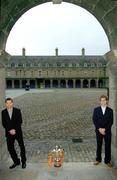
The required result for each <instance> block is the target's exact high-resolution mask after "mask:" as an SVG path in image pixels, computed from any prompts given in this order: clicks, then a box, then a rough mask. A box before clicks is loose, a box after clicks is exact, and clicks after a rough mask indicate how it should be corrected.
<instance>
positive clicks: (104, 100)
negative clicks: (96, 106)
mask: <svg viewBox="0 0 117 180" xmlns="http://www.w3.org/2000/svg"><path fill="white" fill-rule="evenodd" d="M107 103H108V101H107V100H106V98H101V100H100V105H101V106H106V105H107Z"/></svg>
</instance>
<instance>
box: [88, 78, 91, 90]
mask: <svg viewBox="0 0 117 180" xmlns="http://www.w3.org/2000/svg"><path fill="white" fill-rule="evenodd" d="M90 87H91V80H90V79H88V88H90Z"/></svg>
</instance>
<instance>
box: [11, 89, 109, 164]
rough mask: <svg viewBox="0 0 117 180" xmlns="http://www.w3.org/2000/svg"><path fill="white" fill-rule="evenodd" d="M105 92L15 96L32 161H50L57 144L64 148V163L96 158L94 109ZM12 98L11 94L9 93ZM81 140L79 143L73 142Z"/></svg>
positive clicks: (38, 93)
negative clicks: (52, 150) (51, 152)
mask: <svg viewBox="0 0 117 180" xmlns="http://www.w3.org/2000/svg"><path fill="white" fill-rule="evenodd" d="M106 93H107V92H106V90H104V89H81V90H76V89H75V90H70V89H69V90H65V89H63V90H62V89H55V90H51V91H48V90H43V91H41V90H38V91H33V90H30V92H25V93H24V94H21V95H20V96H19V95H18V96H15V94H16V93H15V91H14V94H13V96H14V97H15V98H14V102H15V106H16V107H19V108H20V109H21V111H22V115H23V131H24V138H25V145H26V151H27V156H28V161H29V162H47V160H48V156H49V150H50V149H53V148H54V147H55V145H56V144H59V145H60V146H61V148H64V150H65V151H64V161H65V162H71V161H72V162H78V161H79V162H88V161H93V160H94V158H95V148H96V144H95V132H94V126H93V123H92V113H93V108H94V107H95V106H97V105H98V103H99V96H100V95H102V94H106ZM8 95H9V93H8ZM73 139H76V140H77V139H78V141H79V142H73Z"/></svg>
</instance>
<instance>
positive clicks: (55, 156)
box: [48, 145, 63, 167]
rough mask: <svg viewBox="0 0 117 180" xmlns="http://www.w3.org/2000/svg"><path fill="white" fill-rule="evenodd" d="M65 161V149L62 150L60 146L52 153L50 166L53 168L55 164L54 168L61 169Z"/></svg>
mask: <svg viewBox="0 0 117 180" xmlns="http://www.w3.org/2000/svg"><path fill="white" fill-rule="evenodd" d="M62 160H63V149H60V147H59V146H58V145H56V147H55V148H54V149H53V150H51V151H50V157H49V161H48V165H49V166H52V164H53V163H54V167H61V166H62Z"/></svg>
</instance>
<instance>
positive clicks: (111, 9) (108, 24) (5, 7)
mask: <svg viewBox="0 0 117 180" xmlns="http://www.w3.org/2000/svg"><path fill="white" fill-rule="evenodd" d="M45 2H50V1H48V0H44V1H42V0H40V1H35V0H32V1H31V2H29V1H27V0H24V2H21V1H18V0H16V1H14V2H13V3H12V1H8V2H7V1H2V3H1V14H2V19H1V28H0V42H1V43H0V49H1V50H5V46H6V40H7V37H8V35H9V33H10V31H11V29H12V27H13V25H14V24H15V22H16V21H17V20H18V19H19V18H20V17H21V16H22V15H23V14H24V13H25V12H26V11H28V10H29V9H31V8H32V7H34V6H37V5H39V4H42V3H45ZM65 2H69V3H71V1H70V0H65ZM72 3H73V4H75V5H78V6H80V7H82V8H84V9H86V10H88V11H89V12H90V13H91V14H93V15H94V16H95V17H96V18H97V20H98V21H99V22H100V24H101V25H102V26H103V28H104V30H105V32H106V34H107V36H108V39H109V42H110V47H111V49H115V48H116V47H117V41H116V38H115V37H116V36H117V27H116V24H117V22H116V16H117V4H116V2H115V1H112V0H104V1H101V0H97V1H93V0H92V1H90V2H89V1H86V0H85V1H84V0H80V1H75V0H73V1H72ZM6 12H8V13H6ZM9 14H10V16H9Z"/></svg>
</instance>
